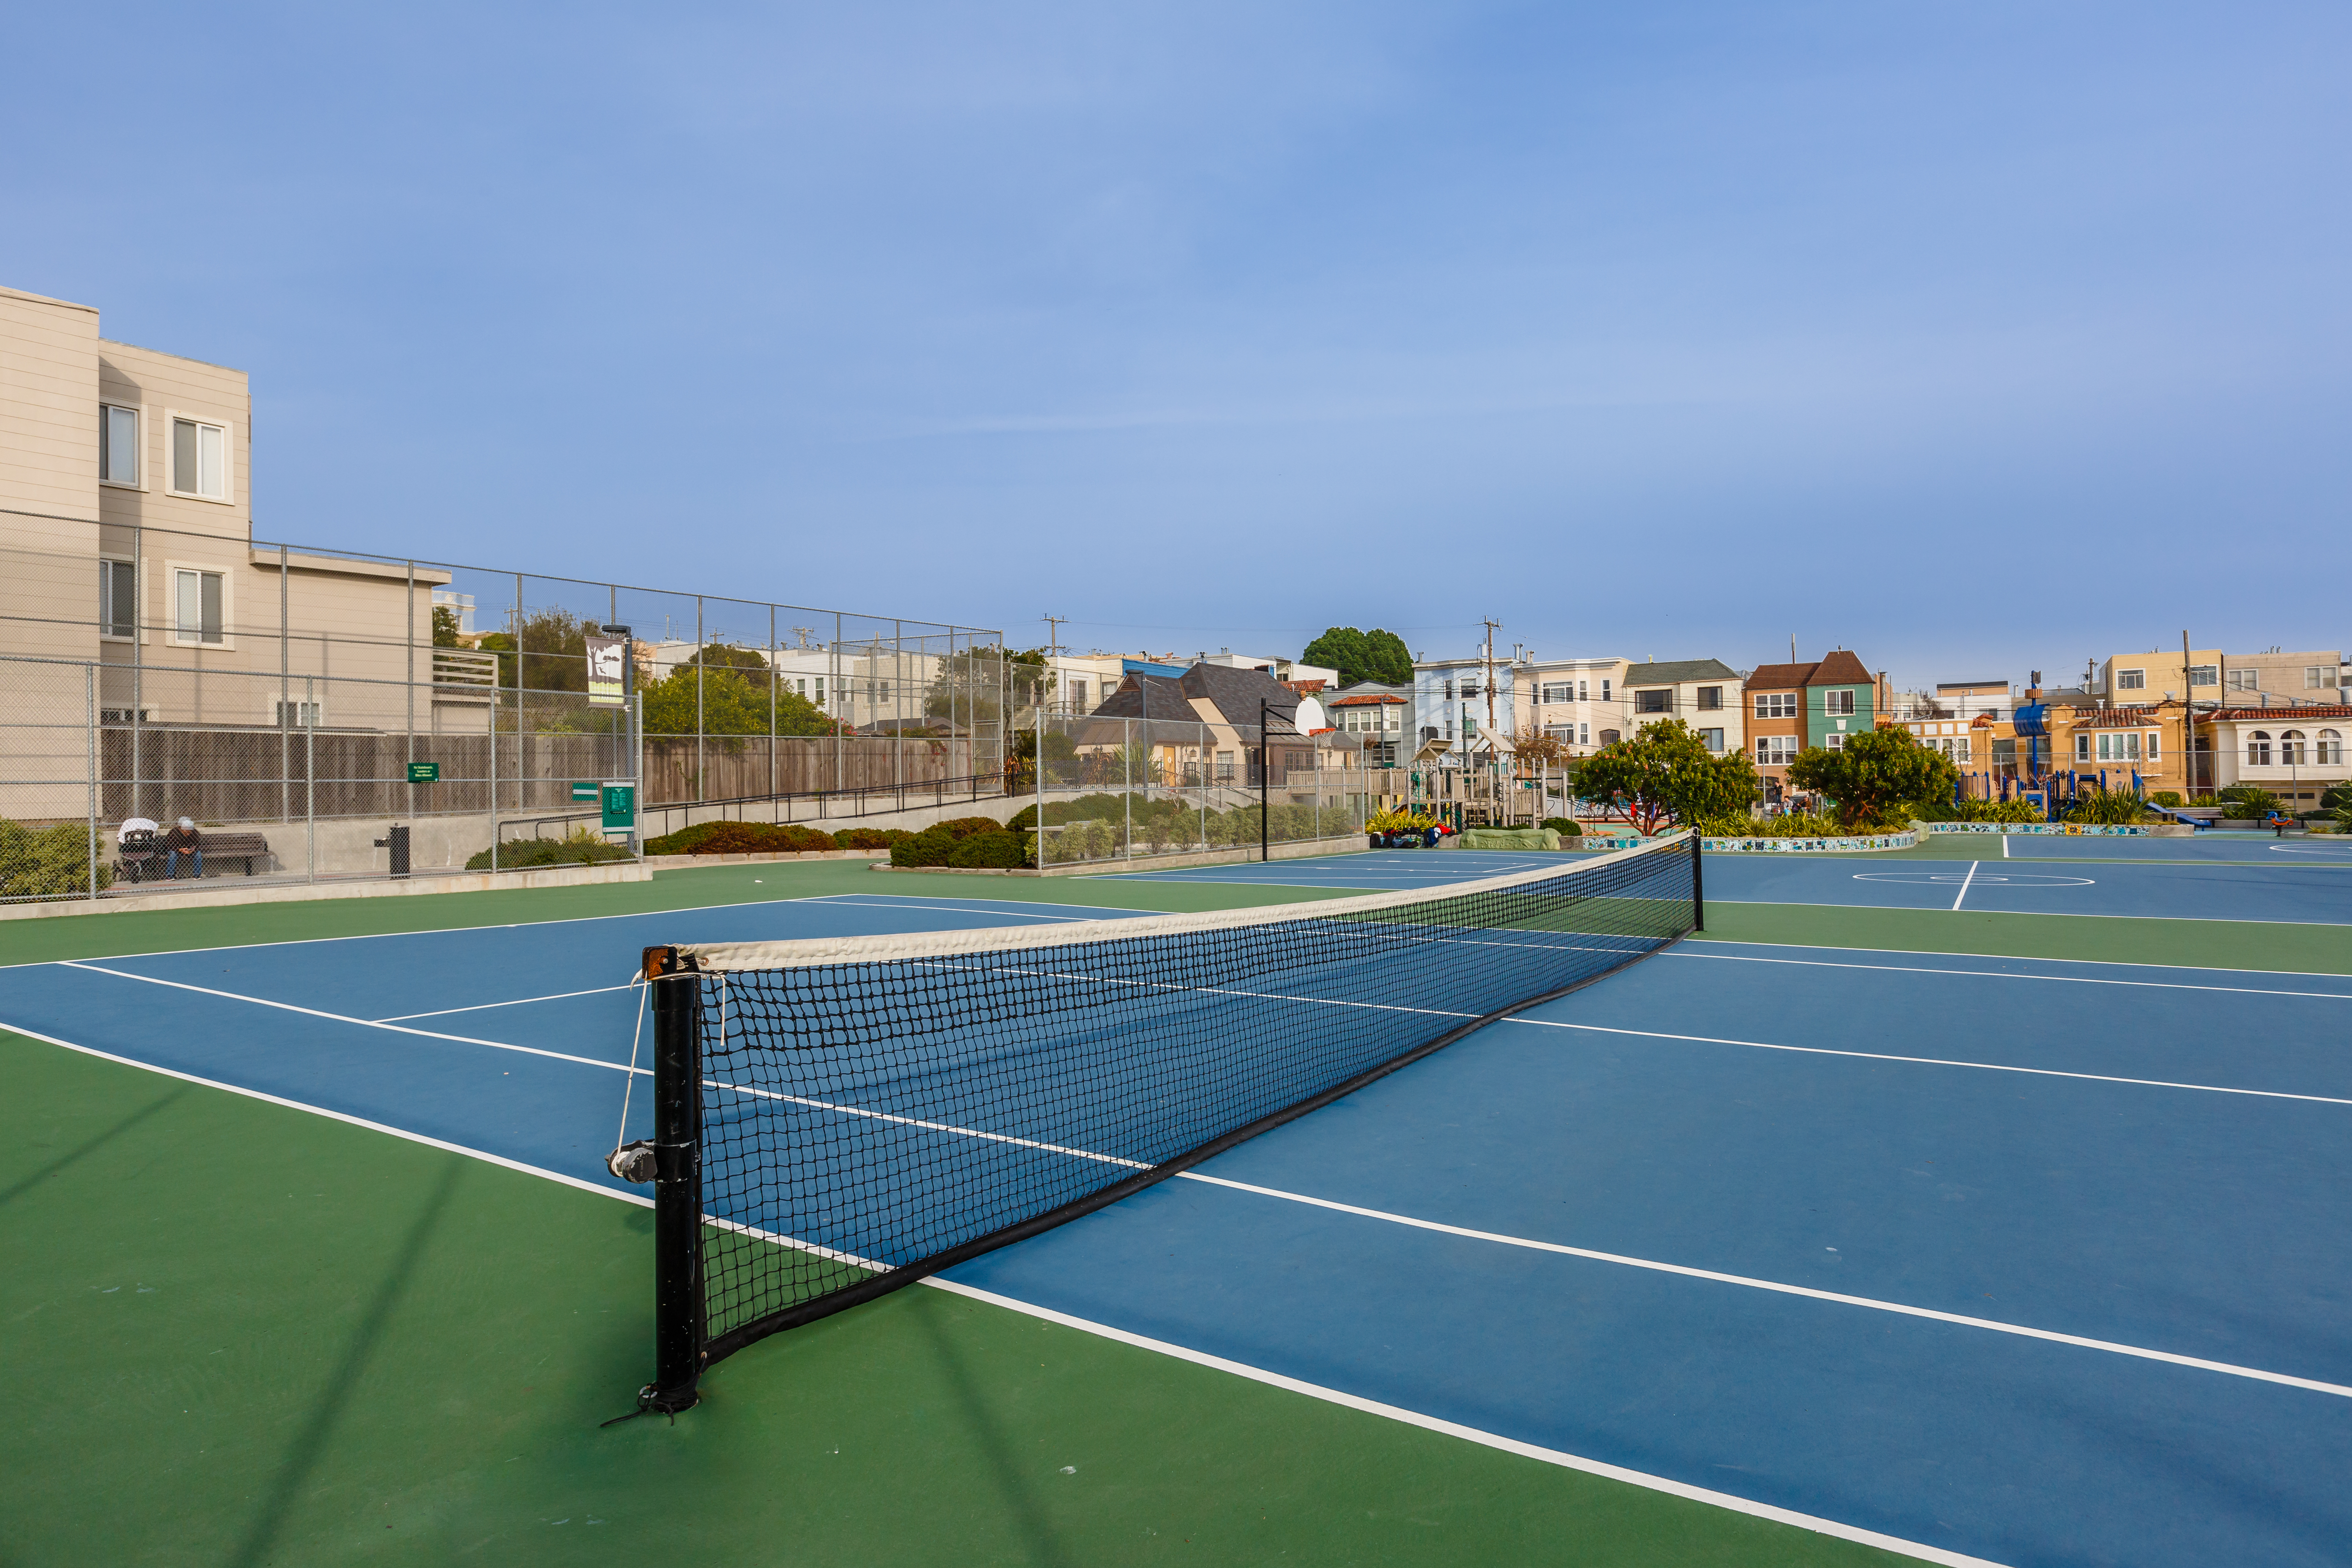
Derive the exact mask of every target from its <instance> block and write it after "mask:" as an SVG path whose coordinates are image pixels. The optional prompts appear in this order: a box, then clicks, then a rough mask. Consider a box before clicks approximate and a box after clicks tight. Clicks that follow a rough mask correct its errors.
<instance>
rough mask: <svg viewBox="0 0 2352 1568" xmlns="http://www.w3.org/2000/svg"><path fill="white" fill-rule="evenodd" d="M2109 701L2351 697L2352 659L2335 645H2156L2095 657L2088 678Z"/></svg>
mask: <svg viewBox="0 0 2352 1568" xmlns="http://www.w3.org/2000/svg"><path fill="white" fill-rule="evenodd" d="M2089 684H2090V689H2091V690H2092V692H2093V693H2094V694H2095V695H2096V696H2101V697H2105V698H2106V699H2107V700H2109V701H2111V702H2139V701H2154V700H2158V696H2159V694H2161V696H2163V697H2178V696H2187V697H2188V698H2189V700H2192V701H2197V702H2213V703H2225V702H2226V703H2230V704H2232V705H2240V706H2244V705H2252V706H2267V705H2276V704H2283V703H2289V702H2321V703H2352V689H2347V688H2352V664H2347V663H2346V662H2345V660H2344V653H2343V650H2342V649H2340V648H2320V649H2307V650H2304V651H2300V652H2287V651H2284V650H2283V649H2281V648H2278V647H2271V648H2269V649H2267V650H2265V651H2263V652H2261V653H2225V652H2224V651H2222V650H2221V649H2220V648H2190V649H2189V650H2188V651H2187V652H2186V653H2185V654H2184V653H2183V652H2182V650H2180V649H2179V648H2170V649H2158V650H2155V651H2152V652H2148V653H2135V654H2116V655H2114V656H2112V657H2110V658H2107V659H2105V661H2103V662H2102V663H2100V664H2099V665H2098V666H2097V667H2096V668H2095V677H2094V679H2093V680H2092V681H2091V682H2090V683H2089Z"/></svg>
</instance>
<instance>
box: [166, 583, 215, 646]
mask: <svg viewBox="0 0 2352 1568" xmlns="http://www.w3.org/2000/svg"><path fill="white" fill-rule="evenodd" d="M227 601H228V583H227V580H226V577H225V576H223V574H220V573H218V572H207V571H205V570H204V569H203V568H202V567H197V566H174V567H173V568H172V640H173V642H177V643H188V644H194V645H198V646H203V645H206V644H210V645H214V646H219V645H221V644H223V643H225V642H226V640H227V636H228V603H227Z"/></svg>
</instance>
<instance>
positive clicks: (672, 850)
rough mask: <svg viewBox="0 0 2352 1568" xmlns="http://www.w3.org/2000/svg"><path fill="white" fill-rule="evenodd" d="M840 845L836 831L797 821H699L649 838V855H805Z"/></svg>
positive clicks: (647, 843) (647, 846)
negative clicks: (830, 831)
mask: <svg viewBox="0 0 2352 1568" xmlns="http://www.w3.org/2000/svg"><path fill="white" fill-rule="evenodd" d="M840 847H841V846H840V845H839V844H838V843H836V842H835V839H834V836H833V835H832V834H830V833H822V832H819V831H818V830H817V829H815V828H814V827H803V826H801V825H800V824H799V823H797V822H698V823H696V824H695V825H694V826H691V827H681V828H679V829H678V830H677V832H676V833H665V834H663V835H662V836H661V837H658V838H648V839H646V854H648V855H805V854H807V853H809V852H810V851H811V850H822V849H838V848H840Z"/></svg>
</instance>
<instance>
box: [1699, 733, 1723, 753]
mask: <svg viewBox="0 0 2352 1568" xmlns="http://www.w3.org/2000/svg"><path fill="white" fill-rule="evenodd" d="M1698 738H1699V743H1700V744H1701V745H1703V746H1705V747H1706V749H1707V750H1708V751H1710V752H1719V751H1721V750H1723V731H1720V730H1701V731H1699V732H1698Z"/></svg>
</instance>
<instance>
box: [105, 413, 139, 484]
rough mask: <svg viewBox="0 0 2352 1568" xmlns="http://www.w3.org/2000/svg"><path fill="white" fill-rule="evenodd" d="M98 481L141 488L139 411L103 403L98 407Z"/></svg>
mask: <svg viewBox="0 0 2352 1568" xmlns="http://www.w3.org/2000/svg"><path fill="white" fill-rule="evenodd" d="M98 482H99V483H100V484H102V485H128V486H129V487H130V488H131V489H138V488H139V410H137V409H136V408H123V407H121V406H118V405H115V404H111V403H101V404H100V405H99V408H98Z"/></svg>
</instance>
